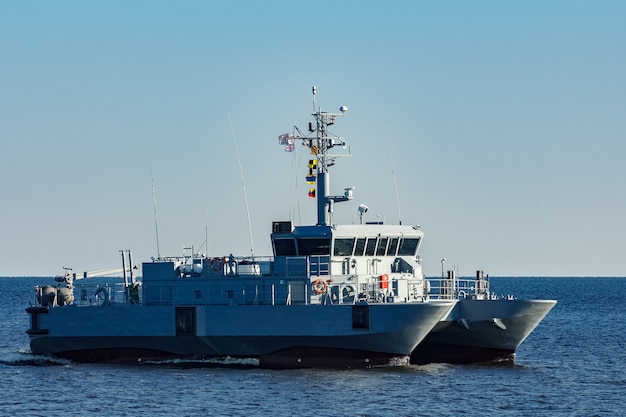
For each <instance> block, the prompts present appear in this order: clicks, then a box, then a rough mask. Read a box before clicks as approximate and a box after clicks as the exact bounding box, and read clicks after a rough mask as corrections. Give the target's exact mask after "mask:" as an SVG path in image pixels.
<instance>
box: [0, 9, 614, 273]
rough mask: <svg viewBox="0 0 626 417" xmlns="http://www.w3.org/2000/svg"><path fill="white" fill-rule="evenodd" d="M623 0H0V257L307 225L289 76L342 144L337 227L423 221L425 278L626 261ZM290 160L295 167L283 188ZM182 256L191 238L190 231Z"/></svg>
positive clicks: (97, 254) (85, 251)
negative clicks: (293, 144) (288, 141)
mask: <svg viewBox="0 0 626 417" xmlns="http://www.w3.org/2000/svg"><path fill="white" fill-rule="evenodd" d="M624 22H626V2H623V1H596V2H590V1H524V2H510V1H471V2H469V1H437V2H434V1H389V2H381V1H332V2H330V1H317V2H300V1H298V2H296V1H233V2H225V1H219V2H218V1H215V2H211V1H180V2H170V1H154V0H150V1H130V2H128V1H89V2H85V1H63V0H60V1H38V2H34V1H8V0H2V1H0V143H1V146H2V147H1V149H2V151H1V153H2V162H1V163H0V196H1V198H2V200H1V204H0V276H30V275H45V276H51V275H54V274H57V273H59V272H61V267H62V266H68V267H73V268H74V269H75V270H76V271H83V270H92V269H100V268H107V267H116V266H118V265H119V264H120V263H121V262H120V259H119V258H120V255H119V253H118V250H119V249H131V250H133V253H134V255H135V261H136V262H139V261H143V260H147V259H149V257H150V256H156V252H157V250H156V242H155V228H154V217H153V204H152V188H151V171H152V173H153V176H154V180H155V186H156V200H157V210H158V219H159V234H160V236H159V241H160V250H161V254H162V255H170V256H171V255H179V254H181V253H182V248H183V246H186V245H194V246H195V247H198V246H200V245H201V244H202V242H203V241H204V237H205V224H206V219H207V217H208V218H209V220H210V221H209V227H208V233H209V253H210V254H212V255H227V254H229V253H231V252H232V253H234V254H243V255H246V254H249V253H250V239H249V234H248V225H247V217H246V211H245V206H244V198H243V192H242V186H241V177H240V175H239V167H238V164H237V156H236V152H235V145H234V141H233V135H232V133H231V127H230V123H229V115H230V119H231V120H232V126H233V130H234V133H235V137H236V140H237V145H238V147H239V152H240V157H241V162H242V164H243V172H244V179H245V185H246V189H247V194H248V200H249V207H250V212H251V223H252V231H253V238H254V250H255V254H256V255H268V254H270V253H271V249H270V244H269V232H270V226H271V222H272V220H287V219H290V218H291V219H293V220H294V221H296V223H299V222H301V223H311V222H313V221H314V218H315V208H314V203H313V200H312V199H309V198H308V197H307V196H306V189H307V185H306V183H305V181H304V175H305V173H306V172H305V171H306V160H305V159H307V155H305V154H304V153H303V152H299V153H298V152H296V153H295V154H289V153H286V152H284V151H283V150H282V149H281V147H280V146H279V145H278V144H277V136H278V135H279V134H281V133H284V132H287V131H289V130H291V128H292V126H293V125H294V124H295V125H298V126H301V127H304V126H306V123H307V122H308V121H309V120H310V113H311V111H312V103H311V92H310V89H311V86H312V85H316V86H317V88H318V104H319V105H320V106H321V107H322V109H323V110H328V111H335V110H336V109H338V108H339V106H341V105H346V106H348V107H349V109H350V110H349V111H348V113H347V115H346V117H344V118H343V119H342V120H340V121H339V123H337V124H336V125H335V126H333V129H334V130H333V131H334V133H336V134H339V135H341V136H343V137H345V138H346V139H347V140H348V142H349V144H350V147H351V152H352V157H351V158H345V159H342V160H340V162H339V166H337V168H336V169H335V171H334V173H333V174H334V176H333V180H332V181H333V182H332V184H331V191H333V192H334V193H340V192H341V191H342V189H343V188H344V187H347V186H354V187H356V190H355V195H356V198H355V200H354V201H353V202H350V203H342V204H341V205H338V206H337V207H336V215H335V219H336V220H337V221H338V222H352V218H353V215H354V214H355V213H356V209H357V207H358V205H359V204H360V203H364V204H367V205H368V206H369V207H370V212H369V213H368V215H369V216H370V219H369V220H376V219H377V217H378V216H380V217H383V218H384V219H385V221H386V222H392V223H395V222H397V221H398V209H397V205H396V195H395V193H394V185H393V176H392V164H391V160H392V159H393V165H394V167H395V173H396V180H397V185H398V191H399V201H400V209H401V213H402V222H403V224H420V225H421V227H422V230H423V231H424V232H425V233H426V237H425V240H424V242H423V246H422V258H423V265H424V269H425V272H426V273H427V275H429V276H432V275H438V274H440V271H441V263H440V259H441V258H442V257H446V258H447V259H448V262H447V263H446V266H447V267H452V266H455V265H456V266H457V267H458V268H459V270H460V272H461V273H462V274H466V275H471V274H473V273H474V271H475V270H476V269H484V270H485V272H486V273H489V274H491V275H498V276H516V275H547V276H569V275H581V276H607V275H608V276H625V275H626V269H625V267H624V256H625V255H624V251H625V250H626V219H625V215H626V192H625V187H626V168H625V167H624V158H625V157H626V25H625V24H624ZM294 176H295V177H296V178H297V179H298V181H299V182H298V184H297V188H296V187H295V186H294V181H293V178H294ZM203 251H204V250H203Z"/></svg>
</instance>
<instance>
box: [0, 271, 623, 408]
mask: <svg viewBox="0 0 626 417" xmlns="http://www.w3.org/2000/svg"><path fill="white" fill-rule="evenodd" d="M51 281H52V280H51V279H49V278H48V279H41V278H39V279H34V278H0V323H1V324H0V381H2V382H1V384H2V385H1V387H2V389H0V415H6V416H9V415H11V416H53V415H71V416H87V415H89V416H92V415H94V414H101V415H106V416H136V415H149V416H176V417H183V416H209V415H211V416H213V415H234V416H270V415H271V416H274V415H285V416H287V415H289V416H291V415H303V416H353V415H354V416H431V415H468V416H475V415H486V416H543V415H546V416H547V415H550V416H609V415H611V416H613V415H624V414H625V413H626V406H625V405H624V400H625V399H626V394H625V393H626V364H625V362H626V361H625V360H624V358H625V355H624V348H625V344H626V342H625V340H626V308H625V305H626V295H625V293H626V278H492V279H491V287H492V290H495V292H496V293H498V294H503V295H506V294H515V295H516V296H518V298H550V299H557V300H558V304H557V305H556V307H555V308H554V309H553V310H552V311H551V312H550V314H548V316H547V317H546V319H545V320H544V321H543V322H542V323H541V324H540V325H539V327H538V328H537V329H536V330H535V331H534V332H533V333H532V334H531V335H530V337H529V338H528V339H527V340H526V341H525V342H524V343H523V344H522V346H521V347H520V349H519V350H518V353H517V358H516V364H515V365H514V366H512V365H469V366H462V365H439V364H437V365H426V366H410V367H404V368H386V369H370V370H352V371H336V370H324V369H321V370H292V371H267V370H260V369H254V368H253V369H239V368H222V367H215V366H210V365H209V364H198V366H197V367H191V368H189V367H181V366H178V365H176V364H159V365H142V366H112V365H80V364H74V363H70V362H62V361H50V360H48V359H46V358H42V357H35V356H33V355H31V354H30V353H29V348H28V337H27V336H26V334H25V333H24V331H25V330H26V328H27V327H28V316H27V315H26V313H25V312H24V308H25V307H26V306H28V303H29V301H30V300H31V299H32V294H33V292H32V288H33V287H34V286H35V285H37V284H49V283H51Z"/></svg>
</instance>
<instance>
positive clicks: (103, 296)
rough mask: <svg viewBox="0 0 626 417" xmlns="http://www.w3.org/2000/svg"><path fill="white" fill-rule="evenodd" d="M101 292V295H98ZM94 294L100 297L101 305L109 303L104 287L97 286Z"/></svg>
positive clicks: (107, 293)
mask: <svg viewBox="0 0 626 417" xmlns="http://www.w3.org/2000/svg"><path fill="white" fill-rule="evenodd" d="M100 294H102V295H100ZM94 295H95V296H96V297H98V298H100V297H102V299H103V301H102V305H107V304H108V303H109V292H108V291H107V289H106V288H104V287H98V289H97V290H96V292H95V293H94Z"/></svg>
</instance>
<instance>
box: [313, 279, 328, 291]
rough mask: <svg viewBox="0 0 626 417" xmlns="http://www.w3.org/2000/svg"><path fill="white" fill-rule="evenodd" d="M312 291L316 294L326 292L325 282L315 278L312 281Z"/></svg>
mask: <svg viewBox="0 0 626 417" xmlns="http://www.w3.org/2000/svg"><path fill="white" fill-rule="evenodd" d="M313 291H315V292H316V293H317V294H322V293H324V292H326V282H325V281H323V280H321V279H316V280H315V281H314V282H313Z"/></svg>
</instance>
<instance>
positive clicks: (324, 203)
mask: <svg viewBox="0 0 626 417" xmlns="http://www.w3.org/2000/svg"><path fill="white" fill-rule="evenodd" d="M312 91H313V117H314V118H315V122H316V128H315V130H313V128H312V126H311V124H309V131H310V132H311V133H313V132H315V138H309V137H306V136H300V137H298V138H299V139H303V140H304V141H305V142H304V143H305V144H308V146H309V148H310V149H311V154H312V155H316V156H317V195H316V197H317V225H318V226H323V225H325V226H330V225H331V223H332V213H333V205H334V203H338V202H342V201H348V200H352V198H353V197H352V190H353V188H346V189H345V192H344V195H342V196H331V195H330V191H329V190H330V172H329V168H330V167H331V166H333V165H334V163H335V159H336V158H337V157H339V156H340V155H329V153H328V151H329V150H330V149H331V148H332V147H334V146H337V145H340V146H342V147H343V148H345V146H346V142H345V140H343V139H342V138H340V137H337V136H333V135H332V134H330V133H329V132H328V126H330V125H332V124H334V123H335V118H336V117H339V116H343V115H344V114H345V113H346V112H347V111H348V108H347V107H346V106H341V108H340V109H339V110H340V112H341V113H328V112H323V111H321V109H318V108H316V102H315V95H316V93H317V88H316V87H315V86H313V88H312Z"/></svg>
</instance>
